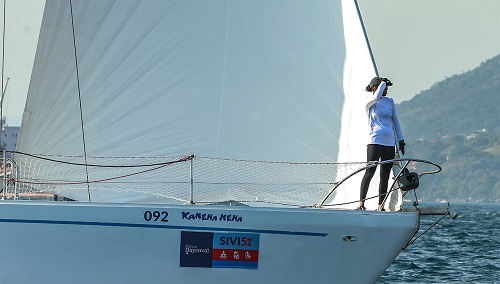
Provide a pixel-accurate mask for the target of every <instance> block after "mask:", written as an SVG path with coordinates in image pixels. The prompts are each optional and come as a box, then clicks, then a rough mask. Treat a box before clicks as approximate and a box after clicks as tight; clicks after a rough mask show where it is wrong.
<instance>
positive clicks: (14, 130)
mask: <svg viewBox="0 0 500 284" xmlns="http://www.w3.org/2000/svg"><path fill="white" fill-rule="evenodd" d="M19 129H20V127H19V126H5V127H4V128H3V131H2V133H1V135H0V139H1V140H0V143H1V145H2V148H3V149H5V150H7V151H15V150H16V146H17V137H18V136H19Z"/></svg>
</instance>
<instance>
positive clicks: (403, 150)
mask: <svg viewBox="0 0 500 284" xmlns="http://www.w3.org/2000/svg"><path fill="white" fill-rule="evenodd" d="M405 145H406V143H405V141H404V140H399V150H400V151H401V154H403V155H404V154H405Z"/></svg>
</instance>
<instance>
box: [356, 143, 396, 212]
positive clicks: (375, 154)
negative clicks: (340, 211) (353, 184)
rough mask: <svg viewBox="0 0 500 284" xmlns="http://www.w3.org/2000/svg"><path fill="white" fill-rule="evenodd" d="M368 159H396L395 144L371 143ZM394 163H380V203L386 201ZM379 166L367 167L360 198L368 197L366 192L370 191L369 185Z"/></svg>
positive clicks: (368, 149) (368, 148) (362, 199)
mask: <svg viewBox="0 0 500 284" xmlns="http://www.w3.org/2000/svg"><path fill="white" fill-rule="evenodd" d="M366 154H367V161H368V162H370V161H378V160H379V159H380V160H381V161H386V160H391V159H394V155H395V149H394V147H393V146H383V145H377V144H369V145H368V147H367V152H366ZM392 164H393V163H387V164H383V165H380V184H379V187H378V193H379V197H378V204H379V205H380V204H382V202H383V201H384V197H385V194H386V193H387V186H388V183H389V175H390V174H391V169H392ZM376 169H377V167H371V168H368V169H366V171H365V175H364V176H363V180H362V181H361V190H360V200H361V201H364V200H365V198H366V194H367V193H368V187H369V185H370V181H371V180H372V177H373V175H374V174H375V170H376Z"/></svg>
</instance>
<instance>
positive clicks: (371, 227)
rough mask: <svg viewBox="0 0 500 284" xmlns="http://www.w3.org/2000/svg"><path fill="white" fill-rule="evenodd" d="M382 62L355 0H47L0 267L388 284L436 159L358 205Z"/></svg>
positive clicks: (139, 277) (172, 278) (118, 278)
mask: <svg viewBox="0 0 500 284" xmlns="http://www.w3.org/2000/svg"><path fill="white" fill-rule="evenodd" d="M375 75H377V70H376V66H375V64H374V61H373V58H372V54H371V51H370V48H369V44H368V41H367V38H366V36H365V32H364V28H363V24H362V21H361V17H360V14H359V9H358V7H357V3H356V1H353V0H318V1H289V0H282V1H267V0H265V1H264V0H262V1H244V0H207V1H140V0H130V1H114V0H100V1H90V0H79V1H71V0H69V1H63V0H47V2H46V6H45V10H44V16H43V20H42V25H41V30H40V36H39V41H38V46H37V51H36V57H35V61H34V65H33V71H32V77H31V82H30V87H29V90H28V97H27V101H26V106H25V111H24V116H23V120H22V125H21V132H20V136H19V141H18V145H17V149H16V152H15V153H11V154H12V155H10V156H9V155H8V156H7V157H4V159H3V161H4V165H5V166H4V167H3V168H4V169H5V168H7V167H9V168H11V171H10V174H4V175H3V176H2V177H3V180H4V187H3V188H5V190H4V192H3V195H4V199H5V200H2V201H1V202H0V241H1V243H2V245H1V246H0V282H1V283H233V282H235V281H236V282H237V283H258V282H260V283H305V282H322V283H323V282H327V283H374V282H376V281H377V280H378V279H379V278H380V277H381V275H382V274H383V273H384V272H385V270H386V269H387V268H388V267H389V265H390V264H391V263H392V262H393V261H394V259H395V258H396V257H397V256H398V254H399V253H400V252H401V250H402V249H403V248H404V247H405V246H406V245H407V244H408V242H409V241H410V240H411V239H412V237H413V236H415V234H416V233H417V232H418V229H419V224H420V223H419V220H420V214H419V210H417V209H418V208H416V207H415V206H414V205H415V204H416V203H415V202H410V204H409V205H408V202H407V201H405V200H406V199H407V198H408V196H410V195H411V194H406V193H408V192H411V190H408V189H406V190H407V191H405V192H403V191H402V190H401V185H400V182H399V181H398V180H399V177H402V176H404V175H405V173H404V171H403V169H409V168H411V167H413V168H412V170H413V171H416V172H417V171H418V169H417V168H418V165H420V164H422V165H425V166H429V167H431V168H434V169H433V170H430V171H427V170H422V171H421V173H420V174H419V175H418V176H421V175H422V174H423V173H433V172H438V171H439V170H440V167H439V166H438V165H435V164H433V163H431V162H427V161H421V160H416V159H406V160H405V159H400V160H399V162H401V165H402V168H401V170H400V171H399V172H398V173H396V174H395V176H394V183H393V189H392V190H391V197H390V198H388V202H387V205H386V211H376V210H375V207H374V205H373V203H372V204H371V205H370V202H371V201H373V200H374V199H375V197H377V193H376V191H377V190H376V189H373V190H372V189H370V191H369V194H368V196H372V198H371V200H369V201H367V203H366V204H367V207H368V209H369V210H367V211H359V210H353V209H354V208H355V207H356V206H357V203H358V201H357V200H358V199H359V182H360V178H361V177H360V174H357V173H360V172H362V171H363V170H364V168H365V167H369V166H374V165H373V164H367V163H364V162H360V161H364V160H365V154H364V151H363V149H364V148H365V145H364V142H363V139H362V137H363V131H362V129H363V128H364V126H365V123H366V122H365V120H364V117H365V116H364V110H363V107H360V106H359V105H358V102H359V98H360V96H361V95H362V92H363V86H365V85H366V82H367V80H370V79H371V78H372V77H374V76H375ZM377 183H378V182H377V181H376V180H374V181H372V184H377ZM413 191H414V189H413ZM42 192H43V193H50V194H54V196H56V197H57V199H61V197H64V200H66V202H60V201H53V200H52V201H40V200H38V201H33V200H31V201H23V200H16V199H20V198H19V196H21V195H22V194H25V195H26V194H28V195H29V194H32V195H33V196H35V195H36V194H38V193H42ZM405 194H406V195H405ZM405 196H406V197H405ZM68 200H72V201H68Z"/></svg>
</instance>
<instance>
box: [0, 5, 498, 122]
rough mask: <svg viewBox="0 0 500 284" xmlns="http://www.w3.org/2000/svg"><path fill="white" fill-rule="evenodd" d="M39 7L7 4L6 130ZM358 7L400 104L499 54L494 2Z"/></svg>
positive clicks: (17, 115)
mask: <svg viewBox="0 0 500 284" xmlns="http://www.w3.org/2000/svg"><path fill="white" fill-rule="evenodd" d="M158 1H159V0H158ZM269 1H273V0H269ZM307 1H314V0H307ZM2 3H3V1H2ZM44 3H45V0H7V1H6V25H5V26H6V29H5V65H4V84H5V82H6V80H7V79H6V78H7V77H10V81H9V84H8V87H7V92H6V95H5V100H4V103H3V106H4V111H3V114H4V115H5V116H6V117H7V124H8V125H11V126H20V125H21V119H22V113H23V110H24V103H25V100H26V94H27V92H28V86H29V80H30V76H31V68H32V65H33V58H34V54H35V50H36V42H37V39H38V32H39V28H40V22H41V18H42V13H43V6H44ZM358 4H359V7H360V10H361V13H362V16H363V19H364V23H365V27H366V30H367V33H368V38H369V40H370V43H371V46H372V49H373V52H374V55H375V60H376V63H377V67H378V70H379V72H380V75H382V76H385V77H389V78H390V79H391V80H392V81H393V82H394V86H393V87H392V88H391V90H390V94H389V95H390V96H392V97H393V98H394V99H395V100H396V102H398V103H399V102H401V101H404V100H408V99H410V98H412V97H413V96H414V95H415V94H417V93H419V92H420V91H422V90H426V89H429V88H430V87H431V86H432V85H433V84H434V83H436V82H438V81H441V80H443V79H445V78H446V77H451V76H452V75H455V74H460V73H463V72H465V71H468V70H471V69H474V68H475V67H477V66H479V65H480V64H481V63H482V62H484V61H485V60H487V59H489V58H492V57H494V56H495V55H498V54H500V0H358ZM0 11H2V15H3V5H2V6H1V7H0ZM0 28H3V21H1V22H0ZM370 79H371V78H367V83H368V82H369V80H370ZM362 87H364V86H361V88H362Z"/></svg>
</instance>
